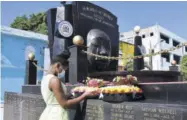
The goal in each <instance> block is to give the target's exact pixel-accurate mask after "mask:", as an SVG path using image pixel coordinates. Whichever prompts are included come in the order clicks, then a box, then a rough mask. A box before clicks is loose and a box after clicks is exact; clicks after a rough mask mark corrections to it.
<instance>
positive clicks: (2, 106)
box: [0, 104, 4, 120]
mask: <svg viewBox="0 0 187 120" xmlns="http://www.w3.org/2000/svg"><path fill="white" fill-rule="evenodd" d="M3 109H4V105H3V104H1V105H0V120H3Z"/></svg>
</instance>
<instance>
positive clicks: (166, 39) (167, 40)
mask: <svg viewBox="0 0 187 120" xmlns="http://www.w3.org/2000/svg"><path fill="white" fill-rule="evenodd" d="M160 38H161V39H163V40H164V41H166V43H168V44H169V37H167V36H165V35H163V34H160Z"/></svg>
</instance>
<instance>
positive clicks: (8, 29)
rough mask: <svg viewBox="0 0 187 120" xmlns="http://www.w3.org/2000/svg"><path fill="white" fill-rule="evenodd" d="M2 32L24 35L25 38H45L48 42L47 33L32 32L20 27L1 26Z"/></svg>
mask: <svg viewBox="0 0 187 120" xmlns="http://www.w3.org/2000/svg"><path fill="white" fill-rule="evenodd" d="M1 33H3V34H7V35H14V36H19V37H24V38H32V39H35V40H43V41H45V42H48V36H47V35H44V34H40V33H35V32H31V31H25V30H19V29H15V28H11V27H7V26H1Z"/></svg>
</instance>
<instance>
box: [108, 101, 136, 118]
mask: <svg viewBox="0 0 187 120" xmlns="http://www.w3.org/2000/svg"><path fill="white" fill-rule="evenodd" d="M110 112H111V113H110V114H111V117H110V119H111V120H124V119H125V120H134V110H133V106H131V105H122V104H112V106H111V109H110Z"/></svg>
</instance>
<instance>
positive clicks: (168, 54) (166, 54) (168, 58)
mask: <svg viewBox="0 0 187 120" xmlns="http://www.w3.org/2000/svg"><path fill="white" fill-rule="evenodd" d="M161 57H163V58H166V62H170V53H162V54H161Z"/></svg>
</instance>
